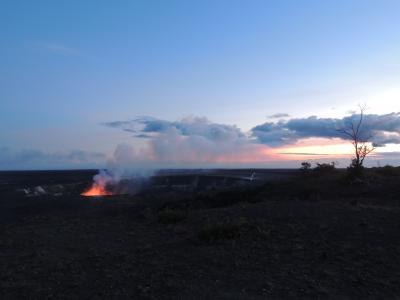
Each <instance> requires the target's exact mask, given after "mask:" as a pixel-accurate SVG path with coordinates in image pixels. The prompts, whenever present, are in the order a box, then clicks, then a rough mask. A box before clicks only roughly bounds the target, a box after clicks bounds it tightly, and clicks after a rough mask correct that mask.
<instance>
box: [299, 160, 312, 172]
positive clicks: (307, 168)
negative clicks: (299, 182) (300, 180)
mask: <svg viewBox="0 0 400 300" xmlns="http://www.w3.org/2000/svg"><path fill="white" fill-rule="evenodd" d="M310 170H311V163H310V162H308V161H303V162H302V163H301V168H300V171H301V172H302V173H304V174H307V173H309V172H310Z"/></svg>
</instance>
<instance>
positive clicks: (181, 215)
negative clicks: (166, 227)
mask: <svg viewBox="0 0 400 300" xmlns="http://www.w3.org/2000/svg"><path fill="white" fill-rule="evenodd" d="M186 216H187V214H186V212H185V211H183V210H180V209H170V208H166V209H164V210H162V211H160V212H159V213H158V221H159V222H161V223H163V224H176V223H178V222H181V221H183V220H184V219H186Z"/></svg>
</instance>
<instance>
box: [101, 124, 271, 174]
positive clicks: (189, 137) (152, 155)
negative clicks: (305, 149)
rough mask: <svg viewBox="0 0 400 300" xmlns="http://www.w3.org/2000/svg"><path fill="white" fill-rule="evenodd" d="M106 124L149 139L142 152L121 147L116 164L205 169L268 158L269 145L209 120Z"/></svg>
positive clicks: (117, 152) (115, 159)
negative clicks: (217, 165) (214, 165)
mask: <svg viewBox="0 0 400 300" xmlns="http://www.w3.org/2000/svg"><path fill="white" fill-rule="evenodd" d="M103 124H104V125H106V126H108V127H112V128H120V129H121V130H125V131H127V129H128V130H134V131H135V132H136V135H135V137H139V138H146V139H147V143H146V145H145V147H142V148H140V149H138V148H135V147H132V146H129V147H128V146H127V145H119V146H118V147H117V149H116V152H115V153H114V164H118V165H127V164H131V165H136V166H137V167H143V166H144V165H146V166H164V167H189V166H191V167H194V166H198V167H199V166H203V167H204V166H205V165H209V166H211V165H212V164H225V165H227V164H230V163H246V162H249V161H253V162H254V161H265V160H267V159H268V158H269V155H268V147H267V146H265V145H261V144H258V143H254V141H253V140H251V139H250V138H249V137H248V136H247V135H246V134H245V133H243V132H242V131H241V130H240V129H239V128H238V127H236V126H235V125H226V124H218V123H213V122H210V121H209V120H208V119H207V118H202V117H187V118H184V119H182V120H179V121H174V122H171V121H166V120H161V119H155V118H150V117H139V118H135V119H132V120H130V121H117V122H108V123H103ZM122 154H123V155H122Z"/></svg>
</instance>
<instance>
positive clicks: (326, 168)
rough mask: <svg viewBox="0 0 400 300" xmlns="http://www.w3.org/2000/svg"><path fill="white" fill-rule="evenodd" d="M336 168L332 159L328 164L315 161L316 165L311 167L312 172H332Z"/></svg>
mask: <svg viewBox="0 0 400 300" xmlns="http://www.w3.org/2000/svg"><path fill="white" fill-rule="evenodd" d="M335 169H336V163H335V162H334V161H333V162H331V163H329V164H327V163H322V164H320V163H317V166H316V167H315V168H314V169H313V171H314V173H317V174H329V173H332V172H334V171H335Z"/></svg>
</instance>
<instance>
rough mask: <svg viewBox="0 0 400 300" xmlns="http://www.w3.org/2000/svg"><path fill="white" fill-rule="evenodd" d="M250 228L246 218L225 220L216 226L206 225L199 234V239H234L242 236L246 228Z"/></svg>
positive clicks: (215, 224)
mask: <svg viewBox="0 0 400 300" xmlns="http://www.w3.org/2000/svg"><path fill="white" fill-rule="evenodd" d="M247 226H248V222H247V220H246V219H245V218H239V219H236V220H230V219H228V220H225V221H223V222H218V223H214V224H207V225H205V226H204V227H203V228H202V229H201V230H200V232H199V238H200V239H202V240H205V241H209V242H210V241H216V240H221V239H234V238H237V237H239V236H240V234H241V232H242V231H243V229H244V228H246V227H247Z"/></svg>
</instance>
